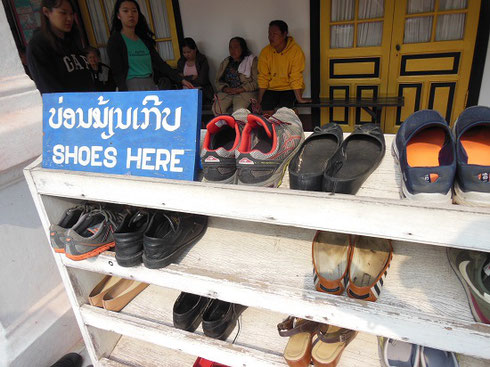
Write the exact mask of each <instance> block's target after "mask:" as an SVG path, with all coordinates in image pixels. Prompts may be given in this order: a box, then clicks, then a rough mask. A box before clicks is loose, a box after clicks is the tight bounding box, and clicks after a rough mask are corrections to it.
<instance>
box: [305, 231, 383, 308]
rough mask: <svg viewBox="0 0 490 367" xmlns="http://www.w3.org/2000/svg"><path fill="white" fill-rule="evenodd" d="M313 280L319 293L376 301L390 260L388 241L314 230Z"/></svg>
mask: <svg viewBox="0 0 490 367" xmlns="http://www.w3.org/2000/svg"><path fill="white" fill-rule="evenodd" d="M312 256H313V281H314V283H315V288H316V290H317V291H319V292H325V293H329V294H335V295H340V294H342V293H343V292H344V290H345V291H346V293H347V295H348V296H349V297H351V298H356V299H361V300H364V301H372V302H374V301H376V300H377V299H378V298H379V296H380V293H381V288H382V287H383V284H384V282H385V280H386V276H387V274H388V269H389V268H390V265H391V260H392V259H393V247H392V245H391V241H390V240H387V239H382V238H375V237H365V236H353V235H346V234H341V233H333V232H322V231H318V232H317V233H316V235H315V238H314V239H313V245H312Z"/></svg>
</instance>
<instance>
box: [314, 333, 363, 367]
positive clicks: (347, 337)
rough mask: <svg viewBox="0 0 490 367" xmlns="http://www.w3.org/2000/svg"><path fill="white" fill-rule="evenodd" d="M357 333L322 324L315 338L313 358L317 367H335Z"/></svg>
mask: <svg viewBox="0 0 490 367" xmlns="http://www.w3.org/2000/svg"><path fill="white" fill-rule="evenodd" d="M356 335H357V331H354V330H349V329H343V328H339V327H337V326H333V325H326V324H322V325H320V326H319V328H318V329H317V332H316V334H315V335H314V336H313V343H312V349H311V358H312V359H313V364H314V365H315V367H335V366H337V363H339V360H340V356H341V355H342V352H343V351H344V349H345V347H346V346H347V345H348V344H349V343H350V342H351V341H352V340H353V339H354V338H355V337H356Z"/></svg>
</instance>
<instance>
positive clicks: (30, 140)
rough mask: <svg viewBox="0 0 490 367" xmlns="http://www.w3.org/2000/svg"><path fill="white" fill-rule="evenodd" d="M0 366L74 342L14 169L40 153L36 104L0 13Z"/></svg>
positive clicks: (54, 273)
mask: <svg viewBox="0 0 490 367" xmlns="http://www.w3.org/2000/svg"><path fill="white" fill-rule="evenodd" d="M0 34H2V37H0V49H1V50H2V56H1V57H0V239H1V243H0V279H2V286H1V287H0V366H10V367H16V366H19V367H20V366H49V365H51V364H52V363H54V362H55V361H56V360H57V359H58V358H59V357H61V356H62V355H63V354H65V353H66V352H68V351H70V350H71V349H72V348H73V346H74V344H76V343H77V342H78V341H79V340H80V338H81V336H80V331H79V329H78V326H77V323H76V321H75V318H74V315H73V311H72V309H71V307H70V304H69V302H68V298H67V296H66V293H65V291H64V288H63V284H62V282H61V278H60V276H59V274H58V270H57V267H56V265H55V262H54V259H53V257H52V254H51V250H50V248H49V244H48V242H47V240H46V236H45V235H44V232H43V230H42V228H41V222H40V220H39V217H38V215H37V212H36V209H35V207H34V203H33V202H32V199H31V196H30V194H29V190H28V188H27V184H26V182H25V180H24V178H23V175H22V168H23V167H24V166H25V165H27V163H28V162H29V161H31V160H32V159H34V158H35V157H37V156H39V155H40V154H41V146H42V100H41V96H40V94H39V92H38V91H37V89H36V87H35V85H34V83H33V82H32V81H31V80H30V79H29V77H28V76H26V74H25V73H24V68H23V66H22V64H21V62H20V58H19V56H18V52H17V48H16V46H15V42H14V40H13V37H12V34H11V30H10V27H9V24H8V22H7V19H6V16H5V11H4V8H3V6H0Z"/></svg>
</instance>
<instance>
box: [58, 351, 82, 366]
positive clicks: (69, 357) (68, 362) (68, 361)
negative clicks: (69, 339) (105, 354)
mask: <svg viewBox="0 0 490 367" xmlns="http://www.w3.org/2000/svg"><path fill="white" fill-rule="evenodd" d="M82 362H83V358H82V356H81V355H80V354H78V353H68V354H65V355H64V356H63V357H61V358H60V359H59V360H58V361H56V363H55V364H53V365H51V367H80V366H81V365H82Z"/></svg>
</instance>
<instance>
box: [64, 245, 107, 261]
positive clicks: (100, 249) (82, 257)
mask: <svg viewBox="0 0 490 367" xmlns="http://www.w3.org/2000/svg"><path fill="white" fill-rule="evenodd" d="M115 245H116V243H115V242H110V243H107V244H105V245H102V246H99V247H97V248H95V249H94V250H92V251H89V252H86V253H84V254H82V255H71V254H69V253H68V252H65V255H66V257H67V258H69V259H70V260H75V261H80V260H85V259H88V258H90V257H94V256H97V255H98V254H100V253H102V252H104V251H107V250H109V249H110V248H111V247H114V246H115ZM82 246H83V245H82Z"/></svg>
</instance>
